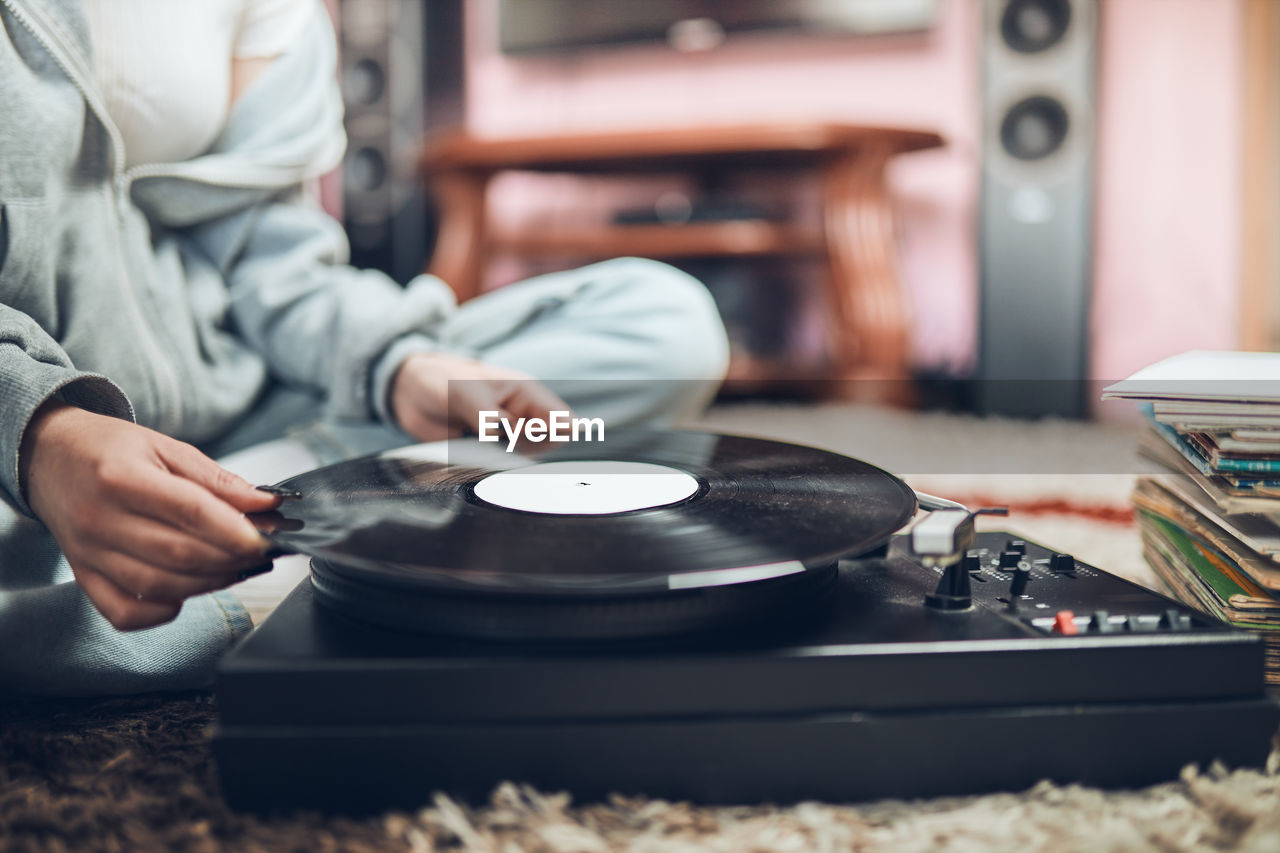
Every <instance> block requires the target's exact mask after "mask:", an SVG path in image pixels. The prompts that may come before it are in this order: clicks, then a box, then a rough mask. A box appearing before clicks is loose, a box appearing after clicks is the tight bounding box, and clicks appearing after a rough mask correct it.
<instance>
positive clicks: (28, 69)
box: [0, 0, 726, 694]
mask: <svg viewBox="0 0 1280 853" xmlns="http://www.w3.org/2000/svg"><path fill="white" fill-rule="evenodd" d="M0 21H2V22H3V26H4V38H3V39H0V80H3V81H4V85H3V86H2V87H0V226H2V227H0V303H2V304H0V399H3V400H4V403H5V405H4V411H3V413H2V414H0V453H3V457H4V458H5V459H6V460H8V461H7V463H6V464H5V465H4V466H0V685H3V686H4V687H5V688H7V689H13V690H22V691H35V692H49V693H64V694H91V693H107V692H124V691H131V690H142V689H157V688H161V687H165V688H169V687H174V688H176V687H187V686H195V685H200V684H204V683H207V681H208V680H209V677H210V675H211V671H212V662H213V661H214V660H215V658H216V656H217V654H218V653H219V652H220V650H221V649H222V648H224V647H225V646H226V645H227V644H228V643H229V642H230V641H231V640H233V639H234V638H235V637H236V636H238V635H239V634H241V633H243V632H244V631H247V630H248V629H249V621H248V617H247V615H246V614H245V612H244V610H243V608H242V607H241V606H240V605H239V603H238V602H237V601H236V599H235V597H234V596H233V595H231V594H230V593H228V592H226V591H221V592H218V591H216V590H222V589H223V588H224V587H226V586H228V585H229V584H231V583H233V582H234V581H235V580H236V579H237V578H238V577H242V576H243V575H244V574H246V573H249V572H253V571H256V570H257V569H258V567H260V566H261V565H262V563H263V561H264V559H265V557H264V553H265V550H264V548H265V543H264V542H263V540H262V539H261V537H260V536H259V535H258V534H257V532H256V531H255V530H254V529H253V527H252V525H250V524H249V522H248V521H247V520H246V519H245V518H244V517H243V513H246V512H252V511H259V510H265V509H269V508H270V507H272V506H274V505H275V499H274V498H272V497H271V496H269V495H266V494H264V493H262V492H259V491H256V490H255V489H253V487H251V486H250V485H249V484H248V483H247V482H246V481H244V480H241V479H240V478H238V477H235V476H234V475H232V474H230V473H229V472H227V471H226V470H224V469H223V468H221V467H220V466H219V465H218V464H216V463H215V462H213V461H212V459H211V458H210V456H211V455H219V454H222V453H226V452H229V451H232V450H235V449H239V448H241V447H244V446H245V445H247V444H250V443H253V442H256V441H263V440H268V439H278V438H279V437H280V436H282V435H284V434H285V432H286V431H287V430H292V431H293V432H292V435H293V436H294V437H293V438H292V439H290V440H291V441H292V442H293V443H294V444H295V445H297V446H300V447H302V448H304V449H305V450H306V452H307V453H309V454H310V457H309V458H310V459H312V460H314V461H316V462H319V461H327V458H326V457H331V456H333V455H337V454H341V453H349V452H356V451H358V450H367V449H370V448H374V447H378V446H387V445H389V444H390V443H392V442H395V441H399V442H404V441H408V440H411V439H417V440H429V439H433V438H438V437H441V436H442V435H445V434H448V433H452V432H457V431H458V430H460V429H465V428H467V427H468V425H470V428H471V429H474V417H475V412H476V411H477V410H478V409H484V408H495V409H503V410H505V411H506V412H508V413H510V414H512V415H514V416H517V417H518V416H521V415H535V416H543V415H545V414H546V412H547V411H548V410H549V409H551V408H555V407H556V406H559V405H564V404H563V403H561V401H560V396H563V397H564V398H565V399H566V400H567V403H568V405H569V406H571V407H572V408H574V409H575V410H578V411H582V412H586V413H590V414H591V415H593V416H601V417H604V418H605V419H606V421H607V422H608V423H609V424H610V425H611V426H616V425H621V424H623V423H628V422H637V421H644V420H650V421H651V420H655V419H657V420H660V419H663V418H667V417H672V416H674V415H677V414H680V413H683V412H687V411H689V410H691V409H695V408H696V407H697V406H699V405H701V404H703V403H705V400H706V398H707V396H708V392H709V388H710V386H708V385H707V384H706V383H702V384H699V383H679V382H675V383H673V382H662V381H655V380H666V379H698V380H717V379H718V378H719V377H720V376H721V375H722V374H723V370H724V366H725V358H726V345H725V340H724V334H723V330H722V329H721V327H720V326H719V323H718V320H717V318H716V316H715V312H714V308H713V306H712V304H711V302H710V300H709V298H708V296H707V294H706V292H705V291H704V290H703V289H702V288H701V287H700V286H698V285H697V283H696V282H693V281H692V280H690V279H688V278H687V277H686V276H684V275H683V274H681V273H679V272H677V271H675V270H672V269H671V268H669V267H665V266H662V265H659V264H656V263H653V262H648V261H639V260H621V261H613V262H608V263H605V264H598V265H595V266H593V267H587V268H585V269H582V270H576V271H572V272H567V273H559V274H554V275H551V276H544V277H542V278H540V279H535V280H532V281H530V282H526V283H523V284H521V285H517V286H513V287H511V288H508V289H504V290H502V291H499V292H497V293H495V294H492V295H490V296H486V297H482V298H480V299H477V300H474V301H473V302H470V303H468V304H467V305H465V306H463V307H461V308H459V307H457V306H455V304H454V301H453V297H452V293H451V291H450V290H449V288H448V286H447V285H446V284H445V283H444V282H441V281H439V280H437V279H434V278H431V277H428V276H421V277H419V278H418V279H416V280H414V281H413V282H411V283H410V285H409V286H408V287H407V288H403V289H402V288H400V287H398V286H396V285H395V284H394V283H393V282H391V281H389V280H388V279H386V278H385V277H383V276H381V275H379V274H376V273H372V272H360V271H356V270H354V269H351V268H349V267H346V266H344V265H343V263H344V261H345V259H346V242H345V238H344V235H343V234H342V231H341V228H340V227H339V226H338V225H337V223H336V222H334V221H333V220H332V219H330V218H329V217H327V216H326V215H325V214H324V213H323V212H322V211H321V210H319V209H318V207H317V206H316V205H314V204H313V203H311V201H310V199H309V198H308V197H307V194H306V193H305V191H304V186H305V185H306V183H307V182H308V181H310V180H311V179H313V178H315V177H317V176H319V175H321V174H323V173H325V172H326V171H328V170H329V169H331V168H333V167H334V166H335V165H336V164H337V163H338V161H339V159H340V157H341V153H342V147H343V136H342V130H341V105H340V101H339V97H338V94H337V92H336V87H335V84H334V46H333V34H332V30H331V27H330V24H329V21H328V18H327V16H326V15H325V13H324V11H323V8H322V7H321V5H320V3H319V0H261V2H251V0H207V2H200V3H173V2H170V0H114V2H111V0H83V2H77V0H0ZM529 377H537V379H538V380H542V381H533V380H532V379H530V378H529ZM462 380H466V385H465V386H458V385H457V384H456V383H457V382H459V381H462ZM618 380H640V381H636V382H619V381H618ZM450 382H453V383H455V384H454V386H453V387H455V388H458V387H465V388H466V389H467V393H466V394H462V395H459V394H454V395H450V394H449V393H448V391H449V387H450V386H449V383H450ZM312 422H314V425H312V426H305V425H307V424H310V423H312ZM300 427H301V431H300V432H298V429H299V428H300ZM321 448H329V450H328V451H323V450H321ZM202 451H203V452H202ZM73 579H74V580H73ZM144 628H145V629H148V630H139V629H144ZM124 631H127V632H131V633H122V632H124Z"/></svg>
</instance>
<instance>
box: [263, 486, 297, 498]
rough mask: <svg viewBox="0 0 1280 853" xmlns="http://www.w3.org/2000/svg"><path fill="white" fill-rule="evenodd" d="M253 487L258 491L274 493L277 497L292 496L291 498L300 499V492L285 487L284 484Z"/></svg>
mask: <svg viewBox="0 0 1280 853" xmlns="http://www.w3.org/2000/svg"><path fill="white" fill-rule="evenodd" d="M254 488H255V489H257V490H258V491H260V492H266V493H267V494H269V495H275V496H276V497H278V498H292V499H293V500H301V499H302V492H300V491H298V490H297V489H290V488H286V487H285V486H254Z"/></svg>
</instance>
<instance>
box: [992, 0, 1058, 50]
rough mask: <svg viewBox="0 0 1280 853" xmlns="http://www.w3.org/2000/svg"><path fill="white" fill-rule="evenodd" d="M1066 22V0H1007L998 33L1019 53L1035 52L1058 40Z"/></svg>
mask: <svg viewBox="0 0 1280 853" xmlns="http://www.w3.org/2000/svg"><path fill="white" fill-rule="evenodd" d="M1070 25H1071V4H1070V3H1069V2H1068V1H1067V0H1011V2H1010V3H1009V5H1008V6H1005V8H1004V14H1003V15H1002V16H1001V17H1000V35H1001V36H1002V37H1003V39H1004V43H1005V44H1007V45H1008V46H1009V47H1011V48H1012V49H1013V50H1016V51H1018V52H1019V53H1039V52H1040V51H1042V50H1048V49H1049V48H1051V47H1053V46H1054V45H1055V44H1057V43H1058V42H1060V41H1062V37H1063V36H1064V35H1065V34H1066V32H1067V27H1068V26H1070Z"/></svg>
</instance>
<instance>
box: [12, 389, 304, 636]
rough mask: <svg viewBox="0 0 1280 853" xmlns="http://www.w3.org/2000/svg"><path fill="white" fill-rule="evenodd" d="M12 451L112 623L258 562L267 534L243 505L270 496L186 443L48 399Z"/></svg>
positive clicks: (265, 501)
mask: <svg viewBox="0 0 1280 853" xmlns="http://www.w3.org/2000/svg"><path fill="white" fill-rule="evenodd" d="M20 458H21V459H22V462H23V470H22V482H23V483H24V484H25V488H26V494H27V502H28V503H29V504H30V506H31V508H32V510H33V511H34V512H35V514H36V515H37V516H38V517H39V518H40V520H41V521H43V522H44V523H45V525H46V526H48V528H49V530H50V531H52V532H53V536H54V538H55V539H56V540H57V541H58V544H59V545H60V546H61V547H62V552H63V554H64V555H66V558H67V561H68V562H69V563H70V564H71V569H72V571H73V572H74V573H75V577H76V581H77V582H78V583H79V584H80V586H81V588H83V589H84V591H85V594H86V595H88V597H89V600H90V601H92V602H93V605H94V606H95V607H97V608H98V610H99V612H101V613H102V615H103V616H105V617H106V619H107V621H109V622H110V623H111V624H112V625H114V626H115V627H116V628H118V629H120V630H122V631H129V630H134V629H138V628H149V627H151V626H153V625H160V624H162V623H164V622H168V621H170V620H171V619H173V618H174V617H176V616H177V615H178V611H179V610H181V609H182V600H183V599H184V598H187V597H189V596H192V595H198V594H200V593H204V592H209V591H211V590H215V589H220V588H222V587H225V586H228V585H230V584H232V583H234V582H235V581H236V580H237V575H238V574H239V573H240V572H242V571H244V570H246V569H249V568H253V567H257V566H259V565H261V564H262V563H264V562H266V559H267V558H266V551H267V547H268V543H267V542H266V540H265V539H263V538H262V535H261V534H260V533H258V531H257V529H256V528H255V527H254V526H253V524H252V523H250V522H249V520H248V519H247V518H245V517H244V513H246V512H261V511H265V510H269V509H272V508H274V507H275V506H277V505H278V504H279V498H277V497H274V496H272V495H269V494H267V493H265V492H260V491H257V490H256V489H254V487H253V486H251V485H250V484H249V483H247V482H245V481H244V480H242V479H241V478H239V477H237V476H236V475H234V474H232V473H231V472H229V471H227V470H226V469H224V468H222V467H220V466H219V465H218V464H217V463H216V462H214V461H213V460H212V459H210V458H208V457H207V456H205V455H204V454H202V453H201V452H200V451H198V450H196V449H195V448H194V447H192V446H191V445H189V444H185V443H183V442H181V441H177V440H175V439H172V438H169V437H167V436H165V435H161V434H160V433H158V432H155V431H153V430H149V429H146V428H145V427H140V426H137V425H135V424H132V423H129V422H128V421H123V420H120V419H118V418H112V417H107V416H104V415H95V414H93V413H91V412H87V411H84V410H83V409H78V408H75V407H74V406H68V405H65V404H62V403H57V402H50V403H47V404H45V405H44V406H43V407H42V408H41V409H40V411H38V412H37V413H36V416H35V417H34V418H33V419H32V421H31V423H30V424H29V425H28V426H27V431H26V434H25V435H24V437H23V443H22V452H21V454H20Z"/></svg>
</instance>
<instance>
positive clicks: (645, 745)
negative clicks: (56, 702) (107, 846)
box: [214, 533, 1280, 812]
mask: <svg viewBox="0 0 1280 853" xmlns="http://www.w3.org/2000/svg"><path fill="white" fill-rule="evenodd" d="M1009 539H1010V537H1009V535H1008V534H1002V533H984V534H980V535H979V541H978V548H977V549H976V551H975V552H974V553H975V554H976V560H977V567H976V569H973V570H972V571H971V572H970V574H971V575H972V579H973V581H974V582H973V584H972V598H973V606H972V607H971V608H970V609H967V610H959V611H940V610H937V609H934V608H929V607H926V606H925V605H924V600H925V597H926V596H927V595H929V594H932V593H933V591H934V589H935V587H936V586H937V583H938V579H939V577H940V576H941V571H942V570H940V569H938V570H935V569H927V568H925V567H923V566H921V565H919V564H918V563H917V562H915V561H913V560H912V559H910V558H909V556H908V555H907V553H906V552H905V551H904V548H903V542H902V537H898V538H897V539H895V541H894V544H893V545H892V546H891V547H890V549H889V552H888V554H887V556H885V557H876V558H868V559H862V560H854V561H845V562H843V563H842V564H841V566H840V570H839V575H838V578H837V581H836V584H835V586H834V588H833V590H832V592H831V594H830V600H829V602H828V603H827V606H826V607H825V609H822V610H820V611H815V612H814V613H812V614H810V615H809V616H808V617H807V618H805V619H804V620H800V621H798V622H797V621H795V620H792V621H791V622H790V623H789V624H786V625H773V624H772V623H771V622H770V621H769V620H767V619H766V620H765V621H764V622H762V623H760V624H757V625H756V626H754V627H751V628H740V629H735V630H733V631H730V632H720V633H709V634H699V635H691V636H677V637H674V638H672V641H671V642H670V643H669V644H666V645H652V644H646V645H637V646H627V645H621V646H620V645H613V644H608V643H588V644H585V645H579V646H577V647H565V646H563V645H553V646H541V645H539V644H537V643H498V642H485V641H479V640H466V639H458V638H450V637H444V636H432V635H429V634H425V633H422V632H404V631H397V630H393V629H388V628H384V627H379V626H377V625H374V624H371V623H369V622H367V621H361V620H357V619H352V618H350V617H349V616H347V615H344V614H342V613H340V612H337V611H335V610H333V609H332V608H326V607H323V606H321V605H319V604H317V602H316V600H315V598H314V596H313V592H312V589H311V586H310V584H309V582H306V583H304V584H303V585H301V586H300V587H299V588H298V589H297V590H295V592H294V593H293V594H292V595H291V596H290V598H289V599H288V600H287V601H286V602H285V603H284V604H282V605H281V607H280V608H279V609H278V610H277V611H276V612H275V613H274V614H273V615H272V616H271V617H270V618H269V619H268V620H267V621H266V622H265V623H264V624H263V625H262V626H261V627H260V628H259V629H258V630H257V631H255V632H254V633H253V634H252V635H251V636H250V637H249V638H248V639H247V640H246V641H245V642H244V643H242V644H241V645H240V646H239V647H237V648H236V649H235V650H233V652H232V653H231V654H230V655H228V657H227V658H226V659H225V660H224V662H223V665H222V667H221V669H220V672H219V676H218V685H217V693H218V707H219V726H218V730H217V733H216V736H215V741H214V749H215V755H216V758H217V761H218V766H219V773H220V776H221V779H222V783H223V787H224V790H225V792H226V796H227V798H228V801H229V802H230V803H231V804H232V805H233V806H235V807H238V808H251V809H255V810H264V811H270V810H274V809H285V808H297V807H305V808H323V809H326V810H331V811H342V812H361V811H374V810H379V809H384V808H388V807H402V808H412V807H415V806H417V805H420V804H421V803H423V802H426V801H427V800H428V799H429V797H430V794H431V792H432V791H434V790H447V791H449V792H451V793H454V794H457V795H460V796H463V797H465V798H468V799H472V800H479V799H483V798H484V797H486V796H487V794H488V793H489V791H490V790H491V789H492V787H493V786H494V785H495V784H497V783H498V782H499V781H502V780H506V779H511V780H514V781H518V782H529V783H532V784H534V785H537V786H539V787H542V788H546V789H549V790H559V789H567V790H570V791H572V792H573V793H574V795H575V796H576V797H577V798H578V799H579V800H583V799H585V800H591V799H594V798H601V797H604V796H606V795H608V794H609V793H611V792H621V793H637V794H646V795H650V796H662V797H669V798H687V799H692V800H695V801H699V802H718V803H735V802H761V801H769V802H787V801H796V800H801V799H809V798H816V799H824V800H835V801H845V800H858V799H869V798H880V797H918V796H932V795H940V794H965V793H975V792H980V791H987V790H997V789H1020V788H1025V787H1028V786H1030V785H1033V784H1034V783H1035V782H1037V781H1039V780H1040V779H1044V778H1049V779H1053V780H1054V781H1057V782H1060V783H1066V782H1081V783H1088V784H1094V785H1102V786H1115V787H1119V786H1125V787H1128V786H1138V785H1144V784H1148V783H1152V782H1156V781H1160V780H1165V779H1172V778H1175V777H1176V775H1177V773H1178V771H1179V769H1180V768H1181V767H1182V766H1183V765H1184V764H1186V763H1187V762H1192V761H1198V762H1204V763H1207V762H1210V761H1213V760H1215V759H1218V760H1222V761H1225V762H1226V763H1227V764H1229V765H1233V766H1239V765H1256V764H1258V763H1260V762H1261V761H1263V759H1264V758H1265V756H1266V754H1267V750H1268V746H1269V742H1270V738H1271V736H1272V735H1273V734H1274V732H1275V730H1276V726H1277V723H1280V710H1278V709H1277V707H1276V706H1275V705H1274V704H1273V703H1272V702H1271V701H1269V700H1268V699H1267V698H1266V696H1265V694H1264V692H1263V687H1262V647H1261V645H1260V643H1259V642H1258V638H1257V637H1255V636H1253V635H1249V634H1245V633H1242V632H1238V631H1234V630H1231V629H1229V628H1227V627H1224V626H1223V625H1220V624H1218V623H1216V622H1210V621H1208V620H1207V619H1205V618H1204V617H1202V616H1200V615H1198V614H1195V613H1194V612H1192V611H1190V610H1187V609H1186V608H1184V607H1182V606H1181V605H1178V604H1176V603H1174V602H1172V601H1170V600H1169V599H1166V598H1163V597H1162V596H1158V595H1155V594H1153V593H1150V592H1148V591H1146V590H1143V589H1141V588H1139V587H1137V586H1134V585H1133V584H1130V583H1128V582H1126V581H1123V580H1120V579H1118V578H1115V577H1112V576H1110V575H1107V574H1106V573H1105V572H1102V571H1101V570H1099V569H1096V568H1094V567H1092V566H1088V565H1085V564H1082V563H1078V562H1076V561H1073V569H1074V571H1072V572H1070V573H1068V572H1063V571H1054V570H1053V569H1052V562H1051V561H1052V556H1053V552H1051V551H1050V550H1048V549H1046V548H1043V547H1042V546H1039V545H1037V544H1035V543H1026V545H1025V553H1024V555H1023V556H1024V558H1025V562H1026V563H1027V564H1028V569H1027V572H1028V577H1030V582H1029V584H1028V586H1027V587H1026V588H1025V589H1024V595H1023V596H1022V597H1021V598H1020V603H1019V606H1018V607H1017V608H1016V609H1013V610H1011V609H1010V608H1009V606H1008V603H1007V596H1008V595H1009V593H1010V589H1011V580H1010V573H1009V571H1008V569H1007V567H1005V568H1002V567H1001V565H1000V554H1001V553H1002V552H1004V551H1005V550H1006V544H1007V542H1008V541H1009ZM1060 562H1061V561H1060ZM971 568H972V567H971ZM1059 568H1060V567H1059ZM1002 599H1004V600H1002ZM1064 611H1071V612H1072V613H1074V614H1076V619H1075V621H1073V622H1072V624H1073V626H1076V627H1078V629H1079V630H1078V633H1077V634H1075V635H1063V634H1060V633H1057V632H1055V631H1054V630H1053V625H1054V620H1055V614H1059V613H1061V612H1064ZM1103 611H1105V613H1106V614H1109V615H1108V617H1107V626H1108V628H1115V629H1116V630H1096V629H1095V628H1096V626H1095V625H1091V620H1093V619H1096V617H1097V614H1098V613H1099V612H1103ZM1171 613H1172V614H1173V615H1174V616H1176V617H1177V619H1172V618H1171V617H1170V614H1171ZM1010 744H1018V748H1016V749H1011V748H1010Z"/></svg>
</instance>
